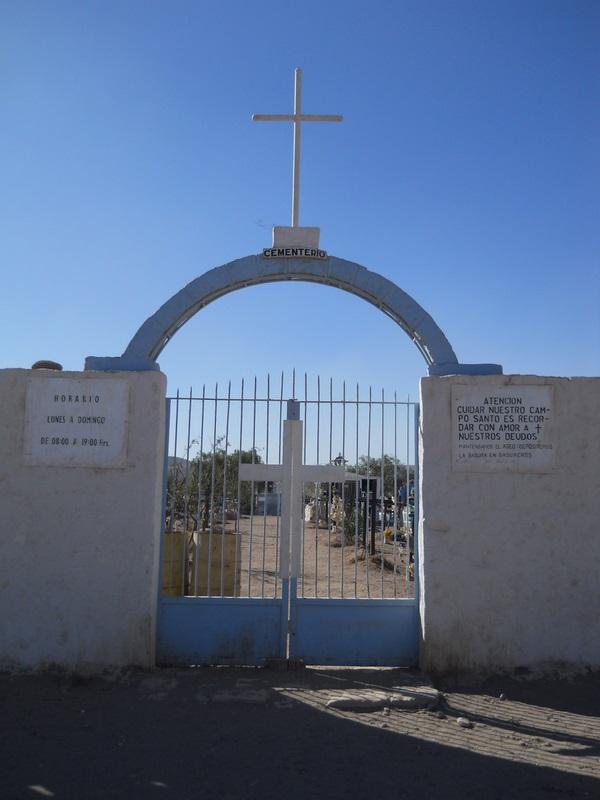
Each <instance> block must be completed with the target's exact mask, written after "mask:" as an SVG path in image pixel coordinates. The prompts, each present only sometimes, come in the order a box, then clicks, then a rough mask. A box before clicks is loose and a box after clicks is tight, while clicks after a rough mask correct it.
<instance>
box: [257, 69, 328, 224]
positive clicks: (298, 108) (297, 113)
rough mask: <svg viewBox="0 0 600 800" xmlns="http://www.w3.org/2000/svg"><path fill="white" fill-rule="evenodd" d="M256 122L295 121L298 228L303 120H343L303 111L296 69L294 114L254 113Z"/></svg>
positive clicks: (295, 213)
mask: <svg viewBox="0 0 600 800" xmlns="http://www.w3.org/2000/svg"><path fill="white" fill-rule="evenodd" d="M252 119H253V120H254V121H255V122H293V123H294V147H293V163H294V167H293V175H292V227H293V228H297V227H298V225H299V219H300V132H301V127H300V126H301V123H302V122H341V121H342V120H343V119H344V118H343V117H342V116H341V115H340V114H303V113H302V70H301V69H300V68H299V67H297V68H296V70H295V71H294V113H293V114H253V115H252Z"/></svg>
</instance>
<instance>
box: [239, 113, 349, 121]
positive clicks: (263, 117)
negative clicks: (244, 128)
mask: <svg viewBox="0 0 600 800" xmlns="http://www.w3.org/2000/svg"><path fill="white" fill-rule="evenodd" d="M252 119H253V120H254V122H342V121H343V119H344V117H343V116H341V115H340V114H252Z"/></svg>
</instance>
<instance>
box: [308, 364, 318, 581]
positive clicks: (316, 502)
mask: <svg viewBox="0 0 600 800" xmlns="http://www.w3.org/2000/svg"><path fill="white" fill-rule="evenodd" d="M320 437H321V376H320V375H317V448H316V449H317V460H316V463H317V464H318V463H319V439H320ZM305 463H306V462H305ZM315 511H316V514H315V597H318V596H319V525H320V524H321V484H320V483H319V482H318V481H317V482H316V483H315Z"/></svg>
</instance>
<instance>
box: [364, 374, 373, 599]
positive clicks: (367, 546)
mask: <svg viewBox="0 0 600 800" xmlns="http://www.w3.org/2000/svg"><path fill="white" fill-rule="evenodd" d="M372 403H373V401H372V387H371V386H369V415H368V422H367V492H366V497H365V578H366V581H367V597H368V598H369V599H370V598H371V584H370V581H369V551H370V549H371V543H372V538H371V537H372V536H373V533H374V532H373V531H372V530H370V528H371V527H372V521H371V502H370V501H371V497H370V495H371V413H372ZM367 539H368V540H369V542H368V544H367Z"/></svg>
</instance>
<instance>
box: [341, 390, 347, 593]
mask: <svg viewBox="0 0 600 800" xmlns="http://www.w3.org/2000/svg"><path fill="white" fill-rule="evenodd" d="M342 465H343V467H344V470H345V469H346V381H343V383H342ZM345 546H346V476H345V475H344V480H343V482H342V546H341V550H340V552H341V554H342V570H341V578H340V580H341V584H342V585H341V587H340V589H341V591H340V596H341V597H342V598H343V597H344V560H345V559H344V552H345Z"/></svg>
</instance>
